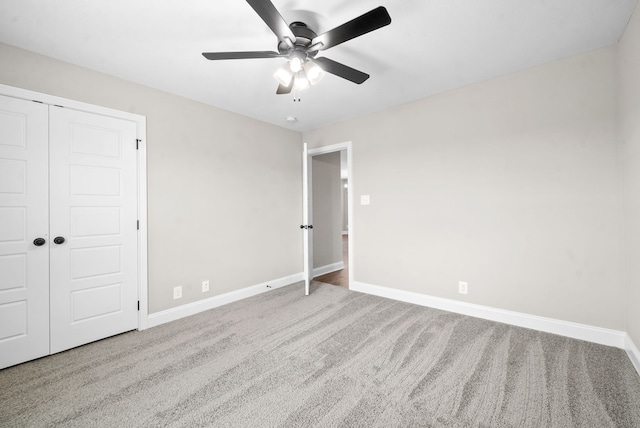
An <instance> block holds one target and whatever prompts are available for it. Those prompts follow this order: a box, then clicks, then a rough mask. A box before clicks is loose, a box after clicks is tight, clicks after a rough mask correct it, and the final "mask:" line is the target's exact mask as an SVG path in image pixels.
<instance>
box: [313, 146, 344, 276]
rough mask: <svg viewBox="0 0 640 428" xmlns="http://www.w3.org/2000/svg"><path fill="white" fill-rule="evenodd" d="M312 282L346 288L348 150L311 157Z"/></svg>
mask: <svg viewBox="0 0 640 428" xmlns="http://www.w3.org/2000/svg"><path fill="white" fill-rule="evenodd" d="M311 171H312V178H311V182H312V186H311V187H312V190H311V198H312V202H311V206H312V210H313V214H312V216H313V223H314V229H313V231H314V232H313V233H314V239H313V271H312V272H313V279H314V280H315V281H319V282H324V283H326V284H332V285H337V286H341V287H345V288H349V215H348V213H349V204H348V200H349V198H348V192H349V176H348V160H347V150H346V149H345V150H340V151H336V152H331V153H325V154H321V155H316V156H313V157H312V167H311Z"/></svg>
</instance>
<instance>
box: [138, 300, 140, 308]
mask: <svg viewBox="0 0 640 428" xmlns="http://www.w3.org/2000/svg"><path fill="white" fill-rule="evenodd" d="M138 310H140V300H138Z"/></svg>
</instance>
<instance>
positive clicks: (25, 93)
mask: <svg viewBox="0 0 640 428" xmlns="http://www.w3.org/2000/svg"><path fill="white" fill-rule="evenodd" d="M0 95H6V96H9V97H13V98H20V99H23V100H27V101H35V102H39V103H43V104H48V105H55V106H60V107H65V108H70V109H74V110H80V111H84V112H87V113H94V114H99V115H102V116H109V117H115V118H118V119H124V120H129V121H131V122H135V123H136V129H137V136H136V138H137V139H138V165H137V166H138V219H139V221H140V225H139V227H140V228H139V230H138V301H139V302H140V311H139V312H138V330H145V329H146V328H147V319H148V313H149V302H148V272H147V263H148V250H147V149H146V147H147V144H146V143H147V118H146V117H145V116H141V115H138V114H134V113H128V112H124V111H119V110H114V109H110V108H107V107H100V106H96V105H93V104H87V103H83V102H80V101H75V100H70V99H67V98H61V97H56V96H53V95H47V94H42V93H40V92H34V91H29V90H27V89H22V88H15V87H13V86H7V85H3V84H0ZM133 143H135V142H132V144H133Z"/></svg>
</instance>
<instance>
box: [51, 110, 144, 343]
mask: <svg viewBox="0 0 640 428" xmlns="http://www.w3.org/2000/svg"><path fill="white" fill-rule="evenodd" d="M50 114H51V121H50V156H51V174H50V177H51V178H50V180H51V190H50V191H51V199H52V201H55V203H54V204H52V207H51V220H50V223H51V234H52V239H53V237H56V236H61V237H64V238H65V242H64V243H62V244H53V243H52V244H51V353H55V352H60V351H63V350H65V349H69V348H72V347H75V346H78V345H81V344H84V343H88V342H92V341H95V340H98V339H102V338H104V337H108V336H112V335H114V334H118V333H122V332H124V331H129V330H133V329H135V328H136V327H137V326H138V319H137V316H138V312H137V301H138V288H137V287H138V286H137V279H138V278H137V274H138V273H137V229H136V221H137V175H136V174H137V172H136V148H135V141H136V124H135V123H133V122H130V121H127V120H122V119H115V118H109V117H105V116H99V115H94V114H90V113H85V112H79V111H75V110H71V109H63V108H52V109H51V112H50Z"/></svg>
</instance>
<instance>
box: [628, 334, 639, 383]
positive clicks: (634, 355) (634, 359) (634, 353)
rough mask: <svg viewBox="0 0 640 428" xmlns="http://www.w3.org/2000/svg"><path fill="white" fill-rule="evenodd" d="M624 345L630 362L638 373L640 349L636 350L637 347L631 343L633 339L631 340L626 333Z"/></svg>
mask: <svg viewBox="0 0 640 428" xmlns="http://www.w3.org/2000/svg"><path fill="white" fill-rule="evenodd" d="M626 345H627V346H626V347H625V348H626V350H627V355H629V359H630V360H631V363H632V364H633V366H634V367H635V368H636V371H637V372H638V374H639V375H640V350H638V347H637V346H636V345H635V343H633V340H631V337H629V335H628V334H627V337H626Z"/></svg>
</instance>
